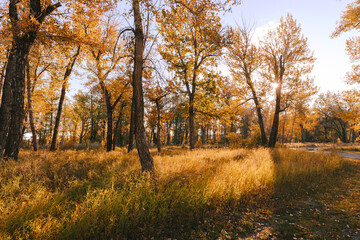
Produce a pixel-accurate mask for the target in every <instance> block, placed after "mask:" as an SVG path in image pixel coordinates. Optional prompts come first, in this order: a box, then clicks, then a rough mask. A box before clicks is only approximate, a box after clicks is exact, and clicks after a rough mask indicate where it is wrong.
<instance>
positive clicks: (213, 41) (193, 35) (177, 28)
mask: <svg viewBox="0 0 360 240" xmlns="http://www.w3.org/2000/svg"><path fill="white" fill-rule="evenodd" d="M227 2H229V1H227ZM166 4H167V6H168V8H169V9H163V10H162V12H161V14H160V16H158V23H159V31H160V34H161V35H162V37H163V42H162V43H161V45H160V46H159V51H160V53H161V55H162V57H163V59H164V60H165V61H166V62H167V63H168V64H169V70H172V71H175V72H176V75H177V76H176V77H177V78H179V79H180V80H181V81H182V82H183V86H184V87H185V91H186V94H187V97H188V112H189V130H190V136H189V137H190V149H194V148H195V112H196V109H195V108H194V102H195V95H196V90H197V85H198V84H199V83H198V82H199V81H200V78H201V74H202V73H203V72H204V71H205V70H206V68H207V67H208V66H211V65H213V64H214V61H215V60H216V58H217V57H219V56H220V55H221V54H222V51H221V50H222V49H223V47H224V46H225V44H226V33H225V31H224V29H223V28H222V25H221V22H220V17H219V16H218V13H219V12H220V10H222V9H223V8H224V7H225V6H226V4H225V3H223V4H222V3H221V1H220V2H219V1H212V0H206V1H197V0H191V1H185V0H179V1H178V0H167V1H166Z"/></svg>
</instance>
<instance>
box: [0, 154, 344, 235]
mask: <svg viewBox="0 0 360 240" xmlns="http://www.w3.org/2000/svg"><path fill="white" fill-rule="evenodd" d="M164 152H165V153H163V154H161V155H156V156H155V157H154V160H155V164H156V170H157V172H156V177H155V179H153V178H150V177H149V176H146V175H143V174H142V173H141V172H140V165H139V161H138V159H137V157H136V154H135V153H133V154H126V153H124V152H121V151H120V152H119V151H118V152H113V153H105V152H100V151H70V150H68V151H62V152H56V153H49V152H45V151H40V152H39V153H33V152H30V151H24V152H22V153H21V158H20V160H19V161H18V162H14V161H2V162H1V163H0V239H111V238H112V239H143V238H149V239H150V238H151V237H155V238H156V237H158V238H167V237H169V238H170V237H171V238H177V239H189V238H197V237H195V236H198V235H197V234H198V231H200V230H199V228H198V227H199V222H201V221H202V220H203V219H204V218H206V217H207V216H210V215H213V214H215V213H216V212H218V211H219V209H221V208H222V206H224V205H227V204H243V205H246V204H247V202H248V201H256V199H257V197H258V196H259V195H264V194H265V195H271V194H276V189H281V191H282V192H287V191H291V190H293V189H296V188H300V187H304V186H306V184H309V183H310V182H313V181H326V179H328V178H331V176H332V175H333V174H334V173H335V172H336V171H337V170H339V169H341V168H342V162H341V159H340V158H339V157H336V156H333V155H320V154H318V155H316V154H311V153H306V152H295V151H291V150H274V151H270V150H268V149H257V150H244V149H239V150H234V149H233V150H230V149H217V150H210V149H206V150H195V151H192V152H187V151H183V150H179V151H174V150H171V151H168V153H169V154H166V152H167V151H166V149H165V151H164ZM299 183H301V184H299Z"/></svg>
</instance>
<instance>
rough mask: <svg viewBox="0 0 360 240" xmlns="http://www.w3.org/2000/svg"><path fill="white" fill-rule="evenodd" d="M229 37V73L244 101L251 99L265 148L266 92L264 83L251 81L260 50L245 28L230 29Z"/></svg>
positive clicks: (258, 61) (259, 62) (257, 65)
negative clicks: (263, 100)
mask: <svg viewBox="0 0 360 240" xmlns="http://www.w3.org/2000/svg"><path fill="white" fill-rule="evenodd" d="M231 36H232V44H231V45H229V46H228V48H227V49H228V65H229V67H230V72H231V73H232V76H233V78H234V79H236V81H237V82H239V83H240V84H241V85H242V86H243V89H244V92H243V94H244V95H245V96H243V98H244V100H245V101H247V100H248V99H252V100H253V102H254V104H255V108H256V113H257V117H258V124H259V128H260V133H261V144H262V145H263V146H265V145H267V143H268V141H267V136H266V133H265V127H264V120H263V114H262V104H263V103H262V97H263V95H264V93H265V92H266V91H264V86H262V85H264V84H262V83H264V81H263V82H261V81H260V80H258V81H255V80H254V79H253V77H254V73H256V71H257V70H258V69H259V67H260V66H261V62H262V58H261V49H260V48H258V47H256V46H255V44H254V43H252V40H251V29H249V28H247V27H246V26H244V27H238V28H235V29H232V35H231ZM265 87H266V86H265ZM265 89H266V88H265ZM249 94H250V96H249Z"/></svg>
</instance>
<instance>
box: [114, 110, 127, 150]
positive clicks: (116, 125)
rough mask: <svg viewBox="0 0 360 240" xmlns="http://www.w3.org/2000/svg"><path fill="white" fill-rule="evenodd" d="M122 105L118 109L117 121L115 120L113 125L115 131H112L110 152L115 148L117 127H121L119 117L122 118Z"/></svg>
mask: <svg viewBox="0 0 360 240" xmlns="http://www.w3.org/2000/svg"><path fill="white" fill-rule="evenodd" d="M124 106H125V105H124V104H122V105H121V107H120V112H119V117H118V119H117V120H116V123H115V129H114V136H113V140H112V145H113V146H112V150H113V151H114V150H115V147H116V136H117V133H118V129H119V126H120V125H121V124H120V123H121V120H122V119H121V116H122V110H123V108H124Z"/></svg>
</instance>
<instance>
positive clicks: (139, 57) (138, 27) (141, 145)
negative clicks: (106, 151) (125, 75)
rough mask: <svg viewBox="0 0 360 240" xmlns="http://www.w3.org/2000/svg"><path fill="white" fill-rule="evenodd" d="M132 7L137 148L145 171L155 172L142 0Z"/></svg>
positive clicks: (135, 0)
mask: <svg viewBox="0 0 360 240" xmlns="http://www.w3.org/2000/svg"><path fill="white" fill-rule="evenodd" d="M132 9H133V14H134V26H135V29H134V35H135V46H134V47H135V49H134V71H133V80H132V81H133V82H132V84H133V101H134V110H135V116H134V117H135V121H134V123H135V126H136V127H135V139H136V148H137V150H138V154H139V157H140V163H141V168H142V170H143V171H145V172H150V173H154V171H155V168H154V160H153V158H152V157H151V155H150V151H149V148H148V146H147V143H146V135H145V127H144V96H143V87H142V75H143V64H144V46H145V39H144V30H143V24H142V16H141V10H140V0H133V1H132Z"/></svg>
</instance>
